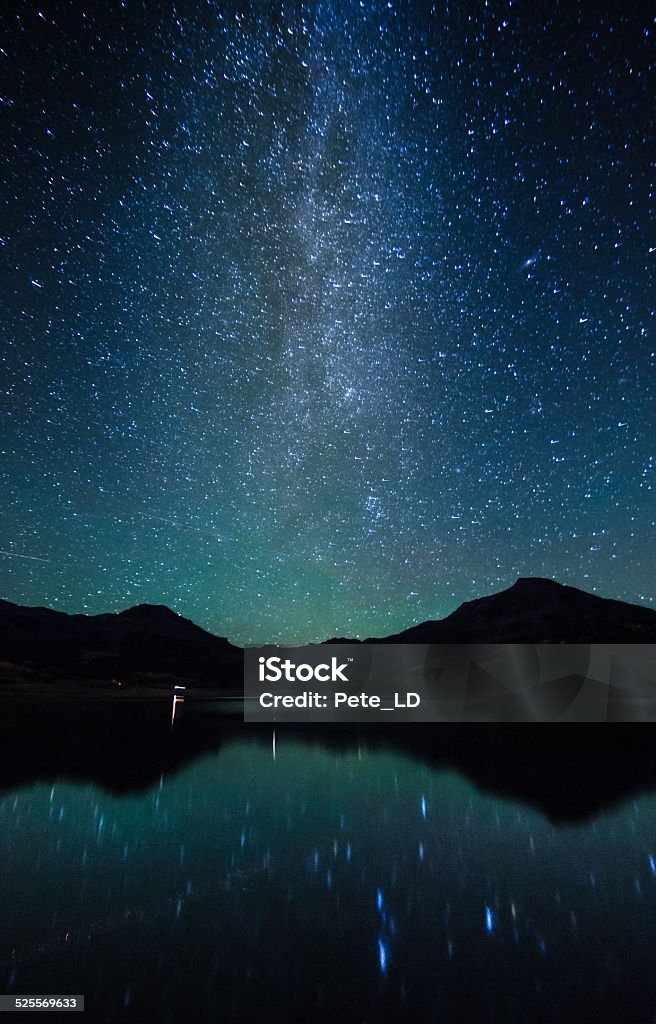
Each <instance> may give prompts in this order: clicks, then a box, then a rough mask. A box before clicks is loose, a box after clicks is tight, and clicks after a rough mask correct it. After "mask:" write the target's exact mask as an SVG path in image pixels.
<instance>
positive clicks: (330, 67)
mask: <svg viewBox="0 0 656 1024" xmlns="http://www.w3.org/2000/svg"><path fill="white" fill-rule="evenodd" d="M632 6H633V7H634V8H635V10H632V9H631V8H632ZM597 7H598V5H585V4H577V5H573V4H570V3H554V2H550V3H540V2H538V3H533V4H531V5H529V4H526V3H514V4H513V3H507V4H506V3H495V4H489V5H483V4H468V3H464V2H458V3H453V4H450V3H440V4H436V5H434V6H433V7H431V6H430V5H419V4H409V3H400V2H399V3H397V2H389V3H380V2H372V3H366V4H365V3H362V4H360V3H356V2H350V0H344V2H340V0H337V2H335V3H332V4H305V3H290V4H264V3H261V4H253V5H248V7H246V6H244V7H242V8H240V7H239V6H234V5H232V4H228V3H214V2H210V3H200V2H194V3H191V2H190V3H177V4H176V3H172V2H170V0H164V2H162V3H157V4H149V5H145V4H141V3H136V2H135V3H132V2H128V0H125V2H123V3H121V4H104V3H94V2H81V3H75V4H70V3H64V2H59V3H57V2H53V3H48V2H44V3H42V4H36V3H32V2H24V3H13V4H12V3H8V4H6V5H4V6H3V10H2V13H1V14H0V19H1V34H0V46H1V47H2V49H1V51H0V75H1V76H2V77H1V80H0V100H1V106H0V116H1V117H2V132H3V139H4V145H3V147H2V151H1V152H0V181H1V183H2V188H1V194H0V199H1V202H2V207H1V209H2V216H1V219H0V235H1V246H0V259H1V260H2V271H1V277H0V281H1V288H2V311H3V312H2V325H3V355H2V366H3V379H4V381H6V384H5V385H3V397H4V402H3V409H4V414H3V441H4V443H3V451H4V452H5V455H4V458H3V465H2V487H3V497H4V501H3V504H4V506H5V509H6V514H5V516H4V520H3V527H2V533H1V534H0V548H1V549H2V553H1V554H0V559H1V560H2V569H3V578H4V583H3V587H2V593H3V596H5V597H7V598H9V599H10V600H14V601H19V602H23V603H29V604H45V605H49V606H51V607H55V608H60V609H63V610H66V611H71V612H74V611H75V612H78V611H86V612H100V611H111V610H114V611H117V610H120V609H122V608H125V607H127V606H129V605H131V604H135V603H139V602H146V601H147V602H151V603H163V604H168V605H169V606H171V607H173V608H175V609H176V610H177V611H179V612H180V613H182V614H184V615H186V616H188V617H190V618H193V619H194V620H195V621H196V622H198V623H199V624H201V625H203V626H205V627H206V628H209V629H211V630H213V631H215V632H219V633H223V634H227V635H228V636H229V637H230V638H231V639H233V640H234V641H236V642H240V643H248V642H256V641H259V642H263V641H270V642H276V641H283V640H284V641H306V640H310V639H323V638H325V637H327V636H335V635H352V636H366V635H376V634H377V635H381V634H384V633H390V632H392V631H394V630H396V629H400V628H403V627H405V626H408V625H410V624H412V623H413V622H418V621H421V620H422V619H426V618H435V617H439V616H442V615H445V614H447V613H448V612H450V611H451V610H452V609H453V608H454V607H455V606H456V605H457V604H459V603H460V602H461V601H463V600H468V599H471V598H474V597H478V596H481V595H482V594H485V593H489V592H491V591H493V590H498V589H500V588H502V587H504V586H507V585H509V584H511V583H512V582H513V581H514V579H515V578H516V577H517V576H518V575H542V576H548V577H551V578H556V579H559V580H560V581H561V582H567V583H571V584H574V585H576V586H580V587H582V588H584V589H587V590H594V591H596V592H597V593H600V594H604V595H606V596H610V597H619V598H623V599H625V600H631V601H642V602H646V603H648V602H652V601H653V600H654V598H655V597H656V590H655V589H654V579H655V578H656V577H655V573H654V568H655V567H654V559H653V550H654V549H655V548H654V525H655V524H654V516H655V513H654V437H655V436H656V422H655V421H656V415H655V412H654V401H653V394H654V385H655V376H656V373H655V363H656V351H655V343H654V337H653V301H652V295H653V288H654V266H655V262H654V261H655V260H656V233H655V232H654V224H653V219H652V218H653V161H654V155H655V147H654V131H653V111H652V102H651V100H652V97H653V93H654V76H653V71H654V33H655V31H656V29H655V28H654V24H653V22H652V21H650V20H649V19H648V18H647V15H646V13H645V11H644V10H643V13H642V14H641V13H640V10H639V8H640V5H628V6H627V11H626V13H623V12H622V11H621V9H620V8H619V7H618V8H617V10H616V12H615V13H614V14H612V15H603V14H600V13H599V12H598V9H595V8H597ZM14 556H18V557H14Z"/></svg>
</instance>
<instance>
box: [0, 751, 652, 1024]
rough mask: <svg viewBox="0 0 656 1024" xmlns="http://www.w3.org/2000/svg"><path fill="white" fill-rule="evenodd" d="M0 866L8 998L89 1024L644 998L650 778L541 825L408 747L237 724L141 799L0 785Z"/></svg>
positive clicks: (412, 1014)
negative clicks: (582, 815)
mask: <svg viewBox="0 0 656 1024" xmlns="http://www.w3.org/2000/svg"><path fill="white" fill-rule="evenodd" d="M115 756H116V758H117V759H120V758H121V751H120V749H117V750H116V752H115ZM0 860H1V864H2V872H1V874H0V915H1V918H0V922H1V923H0V991H3V992H13V993H21V994H30V993H34V994H36V993H38V994H48V993H56V994H66V993H83V994H84V995H85V996H86V1007H87V1009H86V1011H85V1015H84V1017H83V1018H82V1019H86V1020H88V1021H94V1022H95V1021H116V1020H123V1019H126V1020H135V1021H149V1020H157V1021H162V1022H165V1021H175V1022H178V1021H180V1022H182V1021H187V1020H189V1021H194V1022H195V1021H201V1022H202V1021H213V1022H217V1024H218V1022H222V1021H245V1022H250V1021H258V1022H263V1024H264V1022H267V1021H276V1022H282V1021H285V1022H287V1021H308V1022H310V1021H331V1022H332V1021H335V1022H344V1024H347V1022H351V1021H353V1022H355V1021H358V1022H364V1021H367V1022H372V1024H376V1022H380V1021H392V1020H394V1021H399V1020H400V1021H422V1022H436V1024H437V1022H451V1021H454V1022H455V1021H468V1020H472V1021H478V1022H488V1021H495V1022H496V1021H498V1022H504V1024H506V1022H515V1021H517V1022H520V1021H521V1022H526V1021H531V1022H546V1021H549V1022H554V1024H555V1022H559V1024H563V1022H569V1021H571V1022H577V1024H578V1022H581V1021H588V1020H590V1021H591V1020H596V1021H614V1022H619V1021H621V1022H622V1024H630V1022H632V1021H636V1022H638V1021H639V1022H645V1024H647V1022H651V1021H652V1020H653V1019H654V1014H655V1011H656V971H655V970H654V966H655V965H656V798H655V797H654V796H651V795H643V796H640V797H639V798H637V799H635V800H630V801H628V802H627V803H625V804H623V805H622V806H620V807H617V808H615V809H614V810H612V811H606V812H604V813H602V814H600V815H598V816H597V817H596V818H595V819H594V820H592V821H588V822H585V823H581V824H568V825H565V826H562V825H561V826H558V827H557V826H554V825H552V824H550V823H549V822H548V821H547V820H546V819H545V817H543V815H542V814H541V813H540V812H539V811H537V810H533V809H529V808H527V807H526V806H524V805H522V804H520V803H517V802H514V801H512V800H508V799H500V798H494V797H492V796H490V795H482V794H481V793H480V792H479V791H478V790H477V789H476V788H474V786H473V785H472V784H471V783H470V782H468V781H466V780H465V779H464V778H463V777H462V776H460V775H459V774H457V773H455V772H453V771H448V770H440V769H439V768H436V767H430V766H428V765H426V764H425V763H421V762H418V761H415V760H414V759H413V758H412V757H410V756H408V755H406V754H403V753H399V752H396V753H394V752H385V751H384V750H377V751H372V750H368V749H366V748H365V749H362V748H359V747H358V743H357V742H356V741H355V740H354V741H353V744H352V746H348V745H346V746H345V747H344V748H343V749H338V750H334V749H333V750H331V749H326V748H325V747H322V746H308V745H307V744H305V743H303V742H302V741H301V740H299V739H296V738H294V737H293V736H289V735H287V734H285V735H284V736H282V737H280V736H278V737H277V742H276V746H275V750H274V747H273V744H272V743H271V741H270V737H269V738H268V739H267V738H264V737H262V736H260V737H259V738H257V739H255V738H249V737H248V735H247V734H245V735H244V736H236V737H234V738H231V739H229V740H228V741H227V742H225V743H224V744H223V746H222V747H221V749H220V750H219V751H218V753H216V754H213V755H210V756H205V757H204V758H203V759H201V760H198V761H196V762H195V763H192V764H191V765H189V766H187V767H185V768H184V769H183V770H182V771H181V772H180V773H179V774H177V775H174V776H170V777H163V778H162V779H161V780H160V781H159V783H158V784H156V785H154V786H153V787H152V788H151V789H150V790H148V791H145V792H143V793H140V794H136V795H121V796H112V795H108V794H107V793H106V792H104V791H103V790H101V789H99V788H97V787H96V786H95V785H93V784H85V783H66V782H55V783H54V784H51V783H47V784H44V783H36V784H30V785H27V786H21V787H19V788H16V789H14V790H10V791H8V792H5V793H4V794H2V795H1V796H0ZM8 1019H10V1018H8ZM74 1019H75V1018H74Z"/></svg>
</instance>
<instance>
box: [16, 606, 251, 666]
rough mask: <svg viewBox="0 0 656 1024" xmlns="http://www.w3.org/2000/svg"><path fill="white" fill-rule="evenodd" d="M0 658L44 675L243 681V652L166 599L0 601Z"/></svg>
mask: <svg viewBox="0 0 656 1024" xmlns="http://www.w3.org/2000/svg"><path fill="white" fill-rule="evenodd" d="M0 661H2V662H4V663H5V672H4V674H5V676H6V675H7V674H10V670H9V671H8V668H7V665H6V663H9V664H10V665H14V666H17V667H22V668H23V669H24V670H27V671H31V672H34V673H36V674H37V676H38V677H40V678H41V679H43V678H44V675H45V678H46V679H49V680H55V679H62V678H67V679H68V678H73V679H79V678H84V679H98V680H110V679H115V680H119V681H120V680H122V679H125V680H126V681H131V682H137V681H138V682H141V683H148V682H151V683H156V682H160V683H164V682H168V681H170V680H171V679H173V678H176V679H177V678H180V677H182V678H183V679H184V680H185V681H187V682H194V683H198V684H200V685H215V686H216V685H221V683H222V682H228V681H229V682H234V681H235V680H236V679H238V680H239V682H241V672H242V651H241V648H239V647H235V646H233V644H231V643H229V642H228V641H227V640H226V639H225V638H224V637H217V636H213V635H212V634H211V633H207V632H206V631H205V630H204V629H201V628H200V626H196V625H195V624H194V623H193V622H191V621H190V620H189V619H185V618H182V616H180V615H177V614H176V613H175V612H173V611H171V609H170V608H167V607H165V606H164V605H149V604H140V605H137V606H136V607H135V608H129V609H127V611H124V612H119V613H118V614H107V615H67V614H66V613H65V612H58V611H52V610H50V609H48V608H25V607H22V606H21V605H16V604H12V603H11V602H9V601H0Z"/></svg>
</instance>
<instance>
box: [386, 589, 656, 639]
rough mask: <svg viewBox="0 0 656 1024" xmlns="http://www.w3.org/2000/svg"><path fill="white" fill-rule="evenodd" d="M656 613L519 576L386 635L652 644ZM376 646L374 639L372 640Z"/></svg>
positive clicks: (401, 637) (622, 602)
mask: <svg viewBox="0 0 656 1024" xmlns="http://www.w3.org/2000/svg"><path fill="white" fill-rule="evenodd" d="M655 641H656V611H653V610H652V609H651V608H645V607H643V606H642V605H634V604H627V603H625V602H624V601H613V600H609V599H608V598H605V597H598V596H597V595H596V594H588V593H586V592H585V591H583V590H578V589H577V588H576V587H568V586H565V585H564V584H562V583H556V582H555V581H554V580H547V579H541V578H540V577H529V578H525V577H520V578H519V579H518V580H517V582H516V583H514V584H513V586H511V587H509V588H508V589H507V590H502V591H500V593H498V594H492V595H490V596H489V597H481V598H479V599H478V600H475V601H466V602H465V603H464V604H461V605H460V607H459V608H457V609H456V610H455V611H454V612H452V613H451V615H447V617H446V618H444V619H438V620H436V621H429V622H422V623H421V624H420V625H418V626H411V627H410V628H409V629H405V630H403V631H402V632H401V633H396V634H394V635H393V636H387V637H383V638H381V639H380V640H377V641H375V642H377V643H393V644H432V643H454V644H455V643H458V644H503V643H509V644H522V643H526V644H537V643H561V644H562V643H579V644H583V643H616V644H618V643H619V644H622V643H625V644H629V643H636V644H637V643H641V644H644V643H653V642H655ZM372 642H373V641H372Z"/></svg>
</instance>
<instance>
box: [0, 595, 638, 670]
mask: <svg viewBox="0 0 656 1024" xmlns="http://www.w3.org/2000/svg"><path fill="white" fill-rule="evenodd" d="M324 642H325V643H337V642H339V643H353V644H359V643H364V644H366V643H382V644H394V643H417V644H433V643H435V644H440V643H458V644H470V643H474V644H486V643H490V644H496V643H509V644H522V643H656V611H654V610H653V609H651V608H647V607H645V606H644V605H635V604H629V603H627V602H624V601H618V600H615V599H612V598H604V597H599V596H598V595H596V594H590V593H588V592H587V591H584V590H580V589H578V588H576V587H570V586H568V585H566V584H562V583H558V582H556V581H554V580H549V579H545V578H543V577H519V578H518V579H517V580H516V581H515V583H514V584H512V585H511V586H510V587H508V588H506V589H505V590H502V591H498V592H496V593H494V594H489V595H486V596H484V597H481V598H477V599H475V600H472V601H466V602H464V603H463V604H461V605H460V606H459V607H458V608H456V609H455V610H454V611H453V612H451V613H450V614H449V615H447V616H446V617H445V618H443V619H435V620H427V621H425V622H421V623H418V624H416V625H414V626H410V627H408V628H407V629H405V630H402V631H401V632H400V633H396V634H391V635H390V636H385V637H370V638H367V639H366V640H350V639H348V638H340V640H339V641H338V640H336V639H334V640H327V641H324ZM254 646H255V645H254ZM297 646H301V645H297ZM0 661H1V662H4V663H5V670H4V676H5V677H7V675H9V677H11V673H12V666H13V667H14V668H15V669H17V670H18V672H19V673H20V672H36V673H37V674H39V673H40V674H41V676H44V674H45V678H46V679H47V680H48V681H58V680H61V679H64V678H66V679H71V678H73V679H84V680H101V681H102V680H105V681H107V680H112V681H117V680H119V681H120V680H123V679H125V680H126V681H128V682H132V683H134V682H140V683H143V684H145V685H164V684H165V683H168V682H170V681H171V680H172V679H173V678H174V677H175V678H176V679H184V680H186V681H187V682H189V683H190V684H197V685H201V686H209V685H213V686H217V685H218V686H221V685H223V684H224V683H225V684H226V685H227V684H228V683H229V684H230V685H232V686H233V687H234V686H235V684H236V683H237V682H241V671H242V662H243V649H242V648H241V647H238V646H236V645H234V644H231V643H230V642H229V641H228V640H227V639H226V638H225V637H221V636H216V635H214V634H213V633H209V632H208V631H207V630H204V629H203V628H202V627H201V626H197V625H196V624H195V623H194V622H192V621H191V620H190V619H186V618H184V617H183V616H181V615H179V614H178V613H177V612H174V611H172V609H170V608H168V607H167V606H166V605H151V604H139V605H135V606H133V607H131V608H127V609H124V610H123V611H121V612H107V613H101V614H99V615H85V614H73V615H69V614H68V613H67V612H61V611H58V610H56V609H51V608H44V607H27V606H24V605H18V604H13V603H12V602H10V601H4V600H0Z"/></svg>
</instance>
